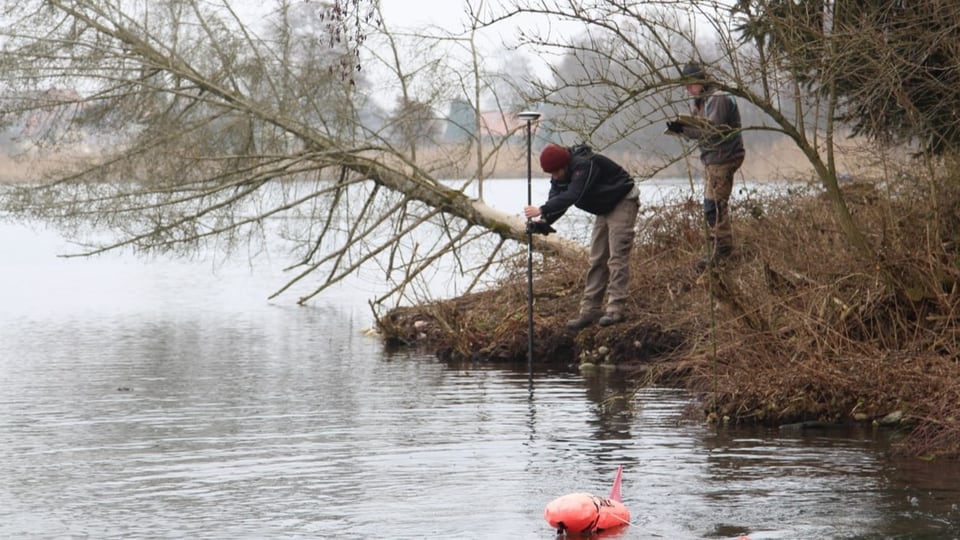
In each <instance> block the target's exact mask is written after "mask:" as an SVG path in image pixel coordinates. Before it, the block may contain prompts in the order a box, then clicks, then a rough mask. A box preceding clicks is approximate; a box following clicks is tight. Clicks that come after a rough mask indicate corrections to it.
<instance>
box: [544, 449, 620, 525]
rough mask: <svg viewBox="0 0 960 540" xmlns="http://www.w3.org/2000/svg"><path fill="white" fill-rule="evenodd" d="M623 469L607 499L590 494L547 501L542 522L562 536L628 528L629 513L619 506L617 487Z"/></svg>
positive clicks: (575, 494) (566, 496) (618, 470)
mask: <svg viewBox="0 0 960 540" xmlns="http://www.w3.org/2000/svg"><path fill="white" fill-rule="evenodd" d="M622 474H623V466H620V467H618V468H617V476H616V478H615V479H614V481H613V488H612V489H611V490H610V497H607V498H605V497H599V496H597V495H591V494H590V493H570V494H568V495H564V496H562V497H559V498H557V499H554V500H552V501H550V503H549V504H547V508H546V509H545V510H544V512H543V517H544V519H546V520H547V523H549V524H550V526H551V527H553V528H554V529H557V532H558V533H562V534H593V533H597V532H601V531H606V530H610V529H614V528H617V527H622V526H624V525H629V524H630V511H629V510H627V507H626V506H624V505H623V503H622V502H621V495H620V485H621V476H622Z"/></svg>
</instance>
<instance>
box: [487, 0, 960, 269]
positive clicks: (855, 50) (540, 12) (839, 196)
mask: <svg viewBox="0 0 960 540" xmlns="http://www.w3.org/2000/svg"><path fill="white" fill-rule="evenodd" d="M933 3H936V2H933ZM834 4H835V3H833V2H792V1H787V2H779V1H763V0H761V1H757V2H746V1H744V2H741V3H739V5H736V6H735V5H734V4H731V3H728V2H710V1H706V2H703V1H698V2H673V1H664V2H658V1H651V2H642V3H629V2H620V1H617V0H593V1H589V2H567V1H553V0H514V1H513V2H512V3H511V6H510V8H509V9H507V10H505V11H504V12H503V13H502V14H501V15H500V19H503V18H512V17H520V16H530V15H536V16H539V17H542V18H544V19H545V20H549V21H550V22H551V24H550V25H544V26H543V28H541V29H539V30H538V29H532V30H529V31H528V32H526V34H525V43H526V44H527V45H528V46H530V47H533V48H535V49H536V50H539V51H541V52H542V54H544V55H552V56H557V57H564V58H566V59H567V62H566V64H565V66H566V67H565V69H560V68H559V67H558V68H557V69H555V70H554V72H553V77H552V78H550V79H548V80H545V81H542V83H541V84H540V85H539V88H538V93H537V95H536V96H535V99H537V100H540V101H543V102H544V103H547V104H549V106H550V108H551V116H552V117H553V118H554V119H555V121H557V122H558V123H559V125H560V126H561V129H564V130H566V131H567V132H569V133H571V134H573V136H578V137H581V138H586V139H592V140H594V141H597V140H599V141H600V144H599V145H600V146H613V145H617V144H620V145H623V144H624V143H625V142H626V143H627V147H631V146H632V147H635V148H637V149H638V150H639V149H641V148H642V147H643V146H644V145H645V144H649V141H650V137H649V128H651V127H652V126H662V125H663V121H664V120H666V119H669V118H670V117H672V116H674V115H676V114H677V113H678V112H679V113H683V112H685V110H686V105H685V101H686V97H685V96H684V95H683V93H682V92H681V91H680V89H682V87H683V84H684V81H683V80H682V79H681V77H680V67H682V66H683V65H684V64H685V63H687V62H689V61H698V62H701V63H703V64H705V65H706V66H707V67H708V71H709V72H710V73H711V75H712V76H713V78H714V79H715V80H716V85H715V86H717V87H718V88H719V89H720V90H722V91H725V92H727V93H729V94H731V95H733V96H736V97H737V98H738V99H739V100H740V101H741V103H742V104H743V105H745V106H749V107H753V108H756V109H757V110H759V111H760V112H761V113H762V118H763V121H762V122H755V123H752V124H750V123H748V124H745V125H744V126H743V130H744V131H745V133H749V132H757V133H771V134H773V133H776V134H778V135H779V136H786V137H787V138H789V140H791V141H792V142H793V143H794V144H795V145H796V147H797V148H798V149H799V150H800V151H801V152H802V153H803V155H804V156H805V157H806V159H807V160H808V161H809V163H810V165H811V167H812V169H813V170H814V171H815V174H816V176H817V177H818V179H819V181H820V183H821V185H822V186H823V188H824V189H825V191H826V193H827V196H828V197H829V199H830V200H831V201H832V202H833V204H834V208H835V213H836V216H837V220H838V223H839V224H840V226H841V228H842V230H843V232H844V233H845V236H846V238H847V240H848V242H849V244H850V246H851V247H852V248H853V249H854V250H855V252H856V253H858V254H859V256H860V258H861V259H862V260H863V261H864V263H865V265H870V266H872V265H873V264H874V263H876V261H877V254H876V247H875V246H874V245H872V244H871V242H870V241H869V240H868V238H867V236H866V235H865V232H864V231H863V230H862V228H861V227H860V226H859V225H858V224H857V223H856V220H855V218H854V216H853V215H852V214H851V212H850V210H849V209H848V207H847V204H846V201H845V199H844V195H843V193H842V191H841V189H840V186H839V183H838V172H837V161H836V151H837V138H838V137H839V136H840V134H841V133H845V132H846V131H844V130H841V129H840V127H841V124H840V122H841V121H842V120H845V119H846V120H852V121H859V124H857V125H856V126H854V127H855V129H859V130H860V131H861V132H869V133H871V134H873V135H879V134H881V133H884V134H890V133H892V132H891V131H890V130H889V129H887V128H890V127H893V128H896V133H897V134H898V137H897V138H898V140H899V141H906V142H910V141H911V140H914V139H916V138H918V137H920V138H923V137H926V138H927V139H929V138H930V137H929V135H928V133H929V130H928V129H929V128H930V127H931V126H935V125H936V123H935V122H934V120H936V118H931V117H920V116H918V115H916V114H911V111H914V112H915V111H916V108H915V107H912V106H911V105H916V104H917V103H916V100H905V99H903V98H904V97H905V95H906V92H907V90H908V89H909V87H910V85H909V84H908V83H909V81H910V80H914V79H915V78H916V77H914V76H913V75H910V74H917V73H918V71H923V70H926V72H927V73H933V74H935V75H937V76H936V77H928V80H929V82H928V83H927V89H928V91H927V92H926V93H925V94H924V95H926V96H927V97H931V96H938V95H940V96H942V95H943V94H942V92H941V93H940V94H938V93H936V92H934V90H942V89H944V88H946V87H945V86H943V84H942V81H943V80H945V79H946V78H947V74H946V73H945V72H944V69H943V66H940V67H937V66H933V67H931V66H929V62H924V63H923V65H921V66H913V67H912V69H911V66H910V64H909V60H908V58H907V57H911V54H910V51H913V52H914V53H917V52H921V51H922V50H923V47H922V46H920V45H921V44H926V45H927V46H932V45H934V44H936V43H938V42H937V37H936V36H931V37H929V38H928V39H925V40H922V43H921V44H918V43H917V41H918V40H915V39H914V40H913V42H910V44H909V46H907V45H905V43H906V42H905V41H904V40H905V39H906V36H907V29H909V28H913V29H919V28H921V27H930V26H929V24H925V23H924V22H923V20H922V18H921V16H920V15H919V12H917V10H902V9H901V10H898V11H897V14H900V15H910V16H911V17H912V19H911V20H910V21H909V22H903V21H899V22H898V23H897V24H896V25H895V26H896V28H894V27H893V25H892V23H891V21H890V17H889V15H890V14H889V13H887V14H886V15H888V16H887V17H881V16H879V15H878V11H879V8H878V9H875V10H874V11H873V12H872V13H873V15H874V16H873V17H872V18H871V17H870V16H859V17H858V16H855V15H854V13H860V12H858V11H857V10H855V9H845V11H844V13H843V17H839V15H837V14H836V13H835V10H834ZM878 4H885V3H883V2H880V3H878ZM886 4H889V3H886ZM836 5H844V6H848V3H842V2H837V3H836ZM774 6H781V7H782V10H780V11H778V10H776V9H774ZM734 7H736V8H737V9H732V8H734ZM848 7H851V8H852V5H851V6H848ZM788 8H789V9H788ZM934 11H936V10H934ZM953 12H955V10H953ZM931 13H932V12H931ZM911 14H912V15H911ZM930 16H932V15H930ZM755 19H757V20H760V19H762V24H763V25H764V26H762V28H763V33H762V36H763V38H762V39H757V38H756V35H757V34H756V33H754V34H751V33H749V32H745V28H748V27H750V24H751V23H755V22H756V21H755ZM954 20H956V19H955V18H954ZM563 24H577V25H580V26H581V27H582V28H583V31H582V32H580V33H576V34H573V35H570V34H558V33H556V31H555V28H556V27H557V26H560V25H563ZM756 24H759V23H756ZM750 28H752V27H750ZM934 28H938V29H939V30H940V31H939V32H938V33H935V34H936V35H948V34H949V35H953V34H952V33H953V32H955V30H954V26H952V25H949V24H941V25H939V26H936V27H934ZM770 35H773V36H775V37H776V39H775V40H772V39H770V38H768V37H767V36H770ZM771 41H773V42H774V43H775V45H776V46H772V45H771ZM952 42H953V41H951V42H949V43H952ZM927 48H928V49H929V47H927ZM932 50H935V51H939V52H944V51H952V50H953V48H952V46H950V45H948V44H940V45H939V46H938V47H937V48H935V49H932ZM935 56H936V57H937V58H941V57H942V56H943V54H939V53H938V54H937V55H935ZM912 57H917V55H916V54H913V55H912ZM891 59H898V60H897V61H896V62H895V63H894V64H893V65H890V66H888V67H887V68H886V69H885V68H884V66H883V63H885V62H888V61H889V60H891ZM941 60H942V58H941ZM562 65H564V64H558V66H562ZM867 73H872V74H874V76H872V77H869V81H868V80H867V78H866V77H865V75H866V74H867ZM904 73H906V74H907V79H902V78H901V77H902V76H903V74H904ZM812 78H815V79H816V81H817V84H818V86H817V89H816V91H814V90H813V89H811V88H810V85H809V84H808V83H809V82H810V81H811V79H812ZM868 83H869V84H868ZM858 85H859V86H858ZM891 101H895V102H897V103H899V104H900V106H901V108H899V109H898V110H900V111H901V113H900V114H898V117H897V118H901V119H903V120H897V119H894V121H890V122H888V123H886V124H884V123H882V122H878V119H880V118H883V115H882V114H881V111H883V110H886V109H887V107H888V105H889V104H890V102H891ZM908 101H913V103H912V104H911V103H907V102H908ZM928 110H929V111H935V110H936V109H935V108H929V109H928ZM908 118H912V121H907V120H906V119H908ZM924 129H927V130H928V131H924ZM644 131H645V132H647V136H646V137H641V138H636V135H637V134H638V133H640V132H644ZM940 131H941V132H942V133H947V134H949V133H951V132H950V131H949V130H947V131H944V130H940ZM925 134H927V135H925ZM943 140H944V138H943V137H940V138H938V139H936V141H940V142H942V141H943ZM654 146H656V145H654ZM654 169H655V168H654Z"/></svg>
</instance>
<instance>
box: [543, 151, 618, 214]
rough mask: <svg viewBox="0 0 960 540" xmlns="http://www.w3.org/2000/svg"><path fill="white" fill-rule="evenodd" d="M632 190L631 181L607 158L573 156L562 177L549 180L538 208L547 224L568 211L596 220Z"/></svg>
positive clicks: (600, 156)
mask: <svg viewBox="0 0 960 540" xmlns="http://www.w3.org/2000/svg"><path fill="white" fill-rule="evenodd" d="M632 189H633V178H631V177H630V175H629V174H627V171H625V170H624V169H623V167H621V166H620V165H617V163H616V162H614V161H613V160H611V159H610V158H608V157H606V156H603V155H600V154H589V155H576V154H574V155H573V157H572V158H571V160H570V164H569V165H567V170H566V172H565V174H564V177H563V178H561V179H559V180H553V179H551V180H550V195H549V197H548V198H547V202H545V203H543V206H541V207H540V215H541V216H542V217H543V220H544V221H546V222H547V223H553V222H554V221H556V220H558V219H560V216H562V215H563V214H564V213H565V212H566V211H567V209H568V208H570V207H571V206H576V207H577V208H579V209H581V210H583V211H585V212H589V213H591V214H593V215H595V216H602V215H604V214H607V213H609V212H610V211H611V210H613V208H614V207H615V206H616V205H617V203H619V202H620V200H621V199H623V198H624V197H626V196H627V194H628V193H630V190H632Z"/></svg>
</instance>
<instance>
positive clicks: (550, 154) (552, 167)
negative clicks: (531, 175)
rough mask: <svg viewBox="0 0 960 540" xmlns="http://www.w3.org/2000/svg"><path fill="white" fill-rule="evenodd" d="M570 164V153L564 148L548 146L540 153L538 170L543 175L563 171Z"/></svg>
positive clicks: (553, 145) (554, 145)
mask: <svg viewBox="0 0 960 540" xmlns="http://www.w3.org/2000/svg"><path fill="white" fill-rule="evenodd" d="M569 163H570V151H569V150H567V149H566V148H564V147H562V146H559V145H556V144H548V145H547V146H545V147H544V148H543V151H541V152H540V168H541V169H543V172H545V173H552V172H555V171H559V170H560V169H563V168H564V167H566V166H567V165H568V164H569Z"/></svg>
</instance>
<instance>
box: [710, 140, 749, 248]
mask: <svg viewBox="0 0 960 540" xmlns="http://www.w3.org/2000/svg"><path fill="white" fill-rule="evenodd" d="M741 165H743V158H739V159H736V160H734V161H729V162H727V163H718V164H716V165H704V179H703V180H704V182H703V183H704V186H703V214H704V218H705V219H706V221H707V228H708V235H709V238H708V243H709V245H708V246H707V261H709V262H716V259H717V258H720V257H726V256H729V255H730V254H731V253H732V252H733V229H732V227H731V225H730V210H729V202H730V194H731V192H732V191H733V176H734V174H736V172H737V170H738V169H739V168H740V166H741Z"/></svg>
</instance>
